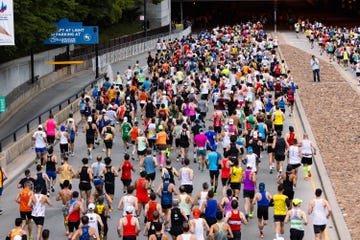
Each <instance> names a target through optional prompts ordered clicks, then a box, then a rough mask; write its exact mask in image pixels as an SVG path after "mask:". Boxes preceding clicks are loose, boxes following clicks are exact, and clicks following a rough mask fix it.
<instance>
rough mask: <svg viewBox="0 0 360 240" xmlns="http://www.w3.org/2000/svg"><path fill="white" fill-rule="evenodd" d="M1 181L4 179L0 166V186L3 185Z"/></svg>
mask: <svg viewBox="0 0 360 240" xmlns="http://www.w3.org/2000/svg"><path fill="white" fill-rule="evenodd" d="M3 181H4V175H3V172H2V171H1V168H0V188H2V187H3Z"/></svg>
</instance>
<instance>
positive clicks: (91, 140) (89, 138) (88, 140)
mask: <svg viewBox="0 0 360 240" xmlns="http://www.w3.org/2000/svg"><path fill="white" fill-rule="evenodd" d="M94 143H95V136H86V144H94Z"/></svg>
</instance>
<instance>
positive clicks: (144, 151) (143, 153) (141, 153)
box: [137, 148, 146, 156]
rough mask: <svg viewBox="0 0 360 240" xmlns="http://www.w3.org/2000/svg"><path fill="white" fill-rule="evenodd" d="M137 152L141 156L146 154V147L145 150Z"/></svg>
mask: <svg viewBox="0 0 360 240" xmlns="http://www.w3.org/2000/svg"><path fill="white" fill-rule="evenodd" d="M137 154H138V155H139V156H144V155H145V154H146V148H145V149H144V150H142V151H137Z"/></svg>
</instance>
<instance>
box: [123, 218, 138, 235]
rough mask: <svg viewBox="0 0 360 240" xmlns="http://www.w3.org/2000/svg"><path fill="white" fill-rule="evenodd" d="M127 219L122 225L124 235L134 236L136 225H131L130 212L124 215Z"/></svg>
mask: <svg viewBox="0 0 360 240" xmlns="http://www.w3.org/2000/svg"><path fill="white" fill-rule="evenodd" d="M125 217H126V220H127V224H126V225H124V234H123V235H124V237H129V236H134V237H136V235H137V234H136V225H131V219H132V218H133V215H132V214H128V215H126V216H125Z"/></svg>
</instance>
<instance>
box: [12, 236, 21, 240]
mask: <svg viewBox="0 0 360 240" xmlns="http://www.w3.org/2000/svg"><path fill="white" fill-rule="evenodd" d="M21 239H22V237H21V236H20V235H16V236H15V237H14V240H21Z"/></svg>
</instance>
